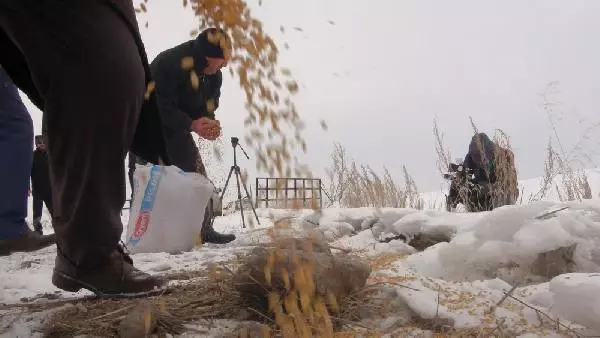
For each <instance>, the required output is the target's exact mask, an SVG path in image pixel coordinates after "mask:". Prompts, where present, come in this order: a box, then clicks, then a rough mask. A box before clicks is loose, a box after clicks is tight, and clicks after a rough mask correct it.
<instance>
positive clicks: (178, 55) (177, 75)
mask: <svg viewBox="0 0 600 338" xmlns="http://www.w3.org/2000/svg"><path fill="white" fill-rule="evenodd" d="M204 55H205V52H204V51H203V47H202V45H201V44H200V43H199V42H198V40H197V39H194V40H190V41H187V42H184V43H182V44H180V45H177V46H175V47H173V48H170V49H167V50H165V51H163V52H162V53H160V54H159V55H158V56H157V57H156V58H155V59H154V60H153V61H152V64H151V65H150V69H151V71H152V76H153V78H154V80H155V82H156V89H155V92H156V95H157V101H158V105H159V108H160V114H161V119H162V121H163V124H164V128H165V134H166V136H167V138H168V137H169V136H170V135H172V134H173V133H181V132H186V133H187V132H190V131H191V125H192V120H195V119H198V118H200V117H207V118H210V119H214V118H215V115H214V110H213V111H209V110H208V109H207V101H209V100H211V99H212V102H213V105H214V109H217V108H218V106H219V97H220V95H221V84H222V82H223V75H222V73H221V71H218V72H217V73H215V74H214V75H203V74H202V71H203V69H204V68H205V66H206V61H205V60H206V59H205V57H204ZM185 57H193V58H194V71H195V73H196V74H197V76H198V77H199V80H200V81H199V87H198V88H197V89H194V88H193V87H192V82H191V80H190V70H184V69H182V66H181V63H182V59H183V58H185Z"/></svg>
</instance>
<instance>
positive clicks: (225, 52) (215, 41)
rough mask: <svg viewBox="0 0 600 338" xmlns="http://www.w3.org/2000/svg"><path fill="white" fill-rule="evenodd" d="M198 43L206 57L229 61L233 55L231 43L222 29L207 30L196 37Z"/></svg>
mask: <svg viewBox="0 0 600 338" xmlns="http://www.w3.org/2000/svg"><path fill="white" fill-rule="evenodd" d="M196 41H197V43H198V47H199V49H200V51H201V52H202V54H204V56H207V57H213V58H221V59H227V58H228V57H229V55H230V53H231V41H230V40H229V37H228V36H227V34H226V33H225V32H224V31H223V30H222V29H219V28H208V29H205V30H204V31H202V33H200V35H198V37H196Z"/></svg>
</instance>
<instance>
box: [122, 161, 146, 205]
mask: <svg viewBox="0 0 600 338" xmlns="http://www.w3.org/2000/svg"><path fill="white" fill-rule="evenodd" d="M136 164H148V161H146V160H144V159H143V158H141V157H139V156H136V155H135V154H134V153H132V152H129V154H128V167H129V171H128V172H127V175H128V176H129V187H130V188H131V197H130V199H131V201H133V193H134V190H133V174H134V173H135V165H136Z"/></svg>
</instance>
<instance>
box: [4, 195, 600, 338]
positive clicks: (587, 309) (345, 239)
mask: <svg viewBox="0 0 600 338" xmlns="http://www.w3.org/2000/svg"><path fill="white" fill-rule="evenodd" d="M565 207H567V209H563V208H565ZM560 209H563V210H560ZM556 210H560V211H557V212H554V213H552V211H556ZM258 212H259V216H261V217H260V220H261V225H256V224H255V225H254V227H253V228H251V229H242V227H241V224H240V223H241V220H240V218H239V214H233V215H229V216H225V217H219V218H218V219H217V222H216V226H215V228H216V229H217V230H219V231H225V232H230V231H231V232H234V233H236V235H237V236H238V239H237V240H236V241H234V242H232V243H230V244H228V245H224V246H216V245H204V246H203V247H200V248H197V249H195V250H193V251H191V252H187V253H184V254H179V255H169V254H163V253H156V254H137V255H134V257H133V258H134V261H135V262H136V263H137V264H138V266H139V267H140V268H141V269H143V270H145V271H149V272H151V273H157V274H163V273H169V272H174V271H178V270H198V269H199V268H200V267H202V266H206V265H207V264H210V263H219V262H226V261H228V260H231V259H234V258H236V257H241V256H243V255H244V253H246V252H247V251H248V250H249V249H251V248H252V247H253V246H255V245H256V244H257V243H260V242H266V241H268V240H269V238H268V236H267V233H266V230H267V228H269V227H272V225H273V222H274V221H277V220H278V219H282V218H286V217H292V218H293V219H294V220H295V222H294V224H295V228H296V229H297V230H299V231H306V230H316V231H317V232H319V233H321V234H322V235H323V237H324V238H326V239H327V240H328V241H329V242H330V245H332V246H334V247H338V248H347V249H351V250H352V252H353V253H354V254H358V255H361V256H363V257H366V258H368V259H369V261H370V262H371V264H372V266H373V269H374V271H373V273H372V275H371V277H370V280H369V283H380V282H385V283H387V284H386V285H388V286H387V287H386V290H385V292H386V297H387V298H389V299H391V300H394V301H395V302H396V303H397V308H396V309H395V310H394V311H393V312H392V313H389V316H387V317H386V316H383V317H381V316H378V317H377V318H365V319H364V321H363V323H362V325H364V326H367V327H371V328H377V329H378V330H379V331H380V332H382V333H387V334H389V336H411V335H416V336H431V333H430V332H429V333H428V332H426V331H420V330H419V329H415V328H401V326H402V324H404V323H406V322H408V320H407V316H409V314H411V313H412V314H417V315H418V316H419V317H421V318H423V319H427V318H437V319H439V320H449V321H451V322H453V326H454V327H455V328H457V329H464V330H468V329H470V328H471V329H472V328H475V329H477V330H483V328H485V327H491V328H495V327H498V328H497V329H496V331H495V332H496V333H497V334H499V333H500V332H503V334H508V335H507V336H520V337H563V336H573V334H572V333H568V330H567V329H566V328H567V327H569V328H571V329H576V330H578V331H579V332H581V333H585V334H586V335H588V336H600V201H599V200H592V201H586V202H584V203H566V204H561V203H556V202H539V203H534V204H530V205H527V206H508V207H503V208H499V209H497V210H495V211H493V212H487V213H477V214H465V213H446V212H443V211H437V210H428V211H416V210H409V209H382V210H374V209H368V208H363V209H325V210H324V211H323V212H322V213H314V212H313V211H311V210H301V211H290V210H258ZM123 220H124V222H125V224H126V220H127V214H126V213H125V214H124V215H123ZM416 234H425V235H431V234H438V235H439V234H441V235H448V236H450V237H451V238H452V239H451V241H450V242H449V243H445V242H442V243H438V244H436V245H433V246H431V247H429V248H428V249H426V250H425V251H422V252H417V250H415V249H414V248H413V247H411V246H410V245H408V244H407V242H410V241H411V239H412V238H413V237H414V235H416ZM398 235H403V236H404V239H406V242H405V241H404V240H402V239H395V240H391V241H389V242H382V240H384V239H386V238H388V239H389V238H394V236H396V238H397V236H398ZM572 244H577V246H576V247H575V250H574V252H573V255H571V256H569V258H568V259H562V260H561V257H562V258H564V256H568V254H567V253H564V252H559V253H558V254H554V255H558V256H561V257H558V258H557V259H556V262H558V263H556V264H558V265H561V264H562V265H563V266H559V267H554V268H557V269H559V270H560V269H569V270H568V271H571V272H572V273H565V274H561V275H559V276H552V277H553V278H547V277H545V276H543V274H544V273H540V267H539V266H540V264H542V265H543V263H540V261H539V259H537V260H536V258H538V254H540V253H543V252H548V251H552V250H555V249H559V248H561V247H567V246H570V245H572ZM54 254H55V248H48V249H45V250H41V251H38V252H35V253H30V254H13V255H11V256H9V257H2V258H0V271H1V273H0V304H15V303H19V302H23V301H29V300H31V299H32V298H34V297H38V298H39V297H52V298H55V297H57V296H64V297H69V296H73V295H72V294H68V293H63V292H61V291H59V290H57V289H56V288H54V287H53V285H52V284H51V282H50V276H51V273H52V267H53V261H54ZM544 268H547V266H544ZM547 270H548V269H546V270H545V271H547ZM517 283H518V287H517V288H516V289H515V290H514V292H513V293H511V294H510V296H509V297H507V298H506V299H505V300H504V301H502V302H501V303H500V304H499V305H498V306H497V307H494V305H495V304H497V303H498V302H499V301H500V300H501V299H502V298H503V297H504V295H505V293H506V292H508V291H509V290H510V289H511V288H512V286H513V285H515V284H517ZM83 294H84V293H83V292H82V293H81V295H83ZM44 295H45V296H44ZM0 309H2V305H0ZM0 316H1V319H0V336H1V337H30V336H35V335H36V334H37V335H39V333H35V328H36V327H37V326H39V324H40V323H41V322H42V320H43V316H42V315H37V316H33V317H32V316H30V315H27V314H26V313H22V312H21V310H20V309H18V308H17V309H15V308H12V309H9V310H6V309H4V310H0ZM444 322H445V321H444ZM557 323H560V324H557ZM222 329H223V330H224V331H220V332H219V331H212V332H214V333H213V334H214V336H222V335H223V334H224V332H225V331H226V327H225V326H223V325H222ZM481 332H483V331H481ZM486 332H490V331H486ZM484 335H485V334H484Z"/></svg>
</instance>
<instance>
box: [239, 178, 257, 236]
mask: <svg viewBox="0 0 600 338" xmlns="http://www.w3.org/2000/svg"><path fill="white" fill-rule="evenodd" d="M242 186H243V187H244V191H245V192H246V197H248V201H250V207H251V208H252V212H253V213H254V217H256V222H257V223H258V225H260V221H259V220H258V215H257V214H256V209H254V203H252V198H250V193H248V188H246V185H245V184H244V182H243V181H242Z"/></svg>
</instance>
